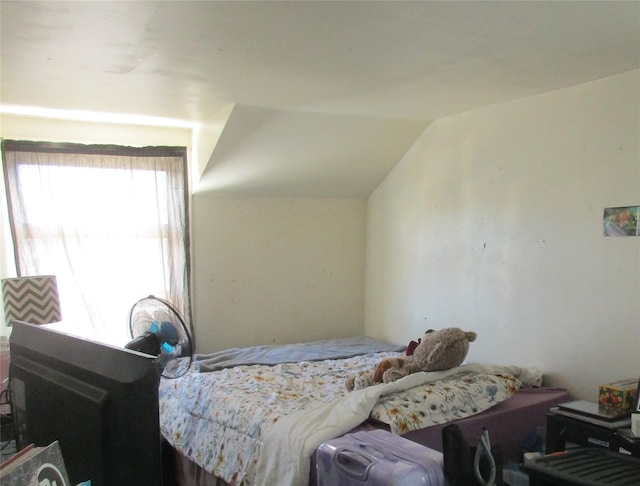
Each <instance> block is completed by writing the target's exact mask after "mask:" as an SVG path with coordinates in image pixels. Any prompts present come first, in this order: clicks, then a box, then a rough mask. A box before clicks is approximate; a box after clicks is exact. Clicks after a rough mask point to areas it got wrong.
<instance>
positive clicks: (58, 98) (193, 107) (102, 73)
mask: <svg viewBox="0 0 640 486" xmlns="http://www.w3.org/2000/svg"><path fill="white" fill-rule="evenodd" d="M0 9H1V10H0V13H1V31H0V34H1V39H0V40H1V44H0V47H1V62H2V64H1V91H0V100H1V102H2V104H3V105H23V106H38V107H46V108H57V109H73V110H90V111H99V112H113V113H132V114H141V115H153V116H159V117H165V118H173V119H180V120H188V121H194V122H200V123H210V124H220V117H221V116H222V115H221V114H224V117H225V118H224V120H223V122H222V124H221V126H223V127H226V128H224V130H223V131H222V134H221V136H220V139H219V142H218V144H217V146H216V148H215V150H213V154H212V155H211V158H210V160H209V163H208V165H207V167H206V169H205V170H204V173H203V176H202V181H201V183H202V187H201V188H203V189H210V190H216V191H218V192H221V193H227V192H236V193H247V194H261V195H264V194H266V195H270V194H273V195H275V194H278V195H283V194H285V195H293V196H304V195H307V196H328V197H363V196H366V195H367V194H368V193H369V192H370V191H371V190H372V189H373V188H375V186H376V185H377V184H378V183H379V181H380V180H381V179H382V178H383V177H384V175H385V174H386V173H387V172H388V171H389V170H390V169H391V168H392V167H393V166H394V165H395V164H396V163H397V162H398V160H399V159H400V158H401V157H402V155H403V154H404V153H405V152H406V150H407V149H408V148H409V147H410V146H411V144H412V143H413V141H414V140H415V139H416V137H417V136H418V135H419V133H420V132H421V131H422V130H423V129H424V128H425V127H426V126H427V125H428V124H429V123H430V122H431V121H433V120H435V119H438V118H441V117H444V116H448V115H452V114H456V113H460V112H464V111H467V110H471V109H476V108H479V107H482V106H487V105H491V104H495V103H500V102H503V101H507V100H512V99H517V98H522V97H526V96H531V95H535V94H538V93H543V92H547V91H552V90H557V89H560V88H563V87H568V86H572V85H576V84H580V83H584V82H588V81H591V80H595V79H600V78H603V77H606V76H610V75H613V74H617V73H621V72H626V71H630V70H634V69H639V68H640V1H620V2H617V1H593V2H585V1H567V2H559V1H557V2H554V1H546V2H534V1H513V2H504V1H503V2H498V1H490V2H482V1H476V2H455V1H448V2H447V1H440V2H431V1H422V2H420V1H414V2H395V1H386V2H385V1H382V2H373V1H343V2H329V1H318V2H315V1H294V2H267V1H259V2H249V1H230V2H214V1H195V2H191V1H157V2H156V1H122V2H120V1H109V2H100V1H86V2H85V1H78V2H63V1H45V2H37V1H30V2H27V1H16V2H14V1H4V0H3V1H2V2H1V3H0ZM232 104H235V108H233V110H230V109H229V107H230V106H231V105H232ZM229 114H230V116H229ZM216 138H217V137H216Z"/></svg>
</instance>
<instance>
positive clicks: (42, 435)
mask: <svg viewBox="0 0 640 486" xmlns="http://www.w3.org/2000/svg"><path fill="white" fill-rule="evenodd" d="M12 325H13V330H12V332H11V338H10V346H11V347H10V352H11V364H10V368H9V377H10V389H11V398H12V413H13V417H14V424H15V427H16V440H17V445H18V447H20V448H22V447H24V446H26V445H28V444H30V443H34V444H35V445H36V446H45V445H48V444H50V443H51V442H53V441H55V440H57V441H58V442H59V443H60V448H61V450H62V456H63V460H64V463H65V467H66V468H67V472H68V473H69V478H70V480H71V483H72V484H78V483H80V482H83V481H87V480H91V486H115V485H118V486H120V485H124V486H126V485H140V486H145V485H148V486H157V485H161V484H162V452H161V449H162V443H161V434H160V424H159V408H158V385H159V381H160V369H159V364H158V361H157V359H156V358H155V357H154V356H151V355H147V354H143V353H139V352H137V351H132V350H129V349H125V348H118V347H114V346H110V345H107V344H101V343H98V342H95V341H91V340H87V339H84V338H81V337H77V336H74V335H71V334H66V333H63V332H60V331H56V330H53V329H50V328H47V327H46V326H36V325H33V324H26V323H23V322H13V323H12Z"/></svg>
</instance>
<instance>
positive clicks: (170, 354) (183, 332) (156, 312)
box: [129, 295, 193, 378]
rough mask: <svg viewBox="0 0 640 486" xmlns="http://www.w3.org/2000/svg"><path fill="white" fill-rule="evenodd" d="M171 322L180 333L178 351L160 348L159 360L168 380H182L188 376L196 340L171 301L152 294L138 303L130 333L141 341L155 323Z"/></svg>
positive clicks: (132, 311) (131, 312)
mask: <svg viewBox="0 0 640 486" xmlns="http://www.w3.org/2000/svg"><path fill="white" fill-rule="evenodd" d="M154 322H155V323H157V324H160V323H162V322H169V323H171V324H172V325H173V327H174V328H175V330H176V332H177V334H178V342H177V343H176V344H175V346H173V348H174V351H167V350H166V349H162V348H161V349H160V350H159V354H158V358H159V362H160V367H161V370H162V376H163V377H165V378H179V377H180V376H182V375H184V374H185V373H186V372H187V371H188V370H189V368H190V367H191V363H192V361H193V349H192V339H191V335H190V334H189V331H188V328H187V325H186V324H185V322H184V319H183V318H182V316H181V315H180V313H179V312H178V310H177V309H176V308H175V307H174V306H173V305H171V303H169V302H168V301H166V300H164V299H161V298H160V297H155V296H153V295H150V296H148V297H144V298H142V299H140V300H138V301H137V302H136V303H135V304H134V305H133V306H132V307H131V310H130V312H129V332H130V333H131V337H132V338H137V337H139V336H142V335H144V334H146V333H148V332H150V328H151V326H152V324H153V323H154Z"/></svg>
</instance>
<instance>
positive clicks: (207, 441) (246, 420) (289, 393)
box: [160, 352, 520, 485]
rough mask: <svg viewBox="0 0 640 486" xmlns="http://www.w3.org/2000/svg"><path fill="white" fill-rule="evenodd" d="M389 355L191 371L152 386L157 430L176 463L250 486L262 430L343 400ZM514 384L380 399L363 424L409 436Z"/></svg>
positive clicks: (451, 385)
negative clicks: (351, 377) (348, 381)
mask: <svg viewBox="0 0 640 486" xmlns="http://www.w3.org/2000/svg"><path fill="white" fill-rule="evenodd" d="M395 355H397V353H393V352H383V353H370V354H365V355H361V356H355V357H351V358H345V359H335V360H334V359H329V360H320V361H304V362H300V363H283V364H278V365H274V366H267V365H252V366H243V365H241V366H236V367H233V368H227V369H223V370H220V371H216V372H209V373H201V372H198V371H197V370H192V371H190V372H189V373H187V374H186V375H185V376H183V377H182V378H180V379H177V380H164V379H163V380H162V382H161V384H160V425H161V430H162V433H163V435H164V437H165V438H166V439H167V440H168V441H169V442H170V443H171V444H172V445H173V446H174V447H175V448H176V449H177V450H178V451H179V452H180V453H182V454H183V455H185V456H186V457H188V458H189V459H191V460H192V461H193V462H195V463H196V464H198V465H200V466H201V467H203V468H204V469H205V470H206V471H208V472H210V473H212V474H214V475H215V476H217V477H219V478H222V479H224V480H225V481H226V482H228V483H230V484H231V485H250V484H254V480H255V478H256V469H257V464H258V460H259V456H260V453H261V450H262V448H263V447H267V448H268V447H269V446H268V445H267V446H265V445H264V443H263V440H264V438H265V436H268V435H269V434H268V433H266V432H268V429H269V428H270V427H272V426H273V425H274V424H276V423H277V422H278V421H279V420H280V419H282V418H283V417H287V416H289V415H292V416H293V415H295V414H296V413H299V412H300V411H303V410H308V409H313V408H314V407H321V406H323V405H326V404H328V403H330V402H334V401H336V400H339V399H340V398H342V397H344V396H345V395H346V394H347V393H348V392H347V391H346V390H345V386H344V382H345V378H346V376H347V375H348V374H350V373H356V372H358V371H364V370H369V369H372V368H373V367H374V366H375V364H376V363H378V362H379V361H380V360H381V359H382V358H384V357H388V356H395ZM519 386H520V382H519V381H518V379H516V378H515V377H514V376H511V375H508V374H499V373H486V372H483V371H467V372H464V373H458V374H455V375H454V376H450V377H448V378H445V379H443V380H439V381H437V382H430V383H425V384H423V385H421V386H418V387H415V388H411V389H409V390H406V391H402V392H399V393H395V394H393V395H388V396H382V397H380V400H379V401H378V403H377V405H375V407H374V408H373V410H372V412H371V417H372V418H375V419H376V420H380V421H382V422H385V423H387V424H389V426H390V427H391V430H392V431H394V432H398V433H404V432H407V431H409V430H413V429H417V428H422V427H426V426H429V425H433V424H438V423H444V422H448V421H451V420H454V419H460V418H463V417H467V416H470V415H473V414H475V413H479V412H481V411H483V410H486V409H488V408H490V407H491V406H493V405H495V404H497V403H499V402H500V401H502V400H504V399H506V398H508V397H509V396H511V395H512V394H513V393H515V391H516V390H517V389H518V387H519Z"/></svg>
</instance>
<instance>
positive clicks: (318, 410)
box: [255, 364, 541, 486]
mask: <svg viewBox="0 0 640 486" xmlns="http://www.w3.org/2000/svg"><path fill="white" fill-rule="evenodd" d="M464 371H467V372H490V373H504V374H509V375H512V376H515V377H516V378H518V379H519V380H520V381H522V382H523V383H529V384H536V383H538V384H539V381H541V373H540V372H539V370H537V369H536V368H532V369H525V368H521V367H518V366H508V367H506V366H505V367H501V366H483V365H479V364H466V365H462V366H459V367H456V368H453V369H450V370H446V371H440V372H431V373H424V372H423V373H415V374H413V375H409V376H406V377H404V378H402V379H400V380H398V381H395V382H393V383H387V384H380V385H376V386H372V387H369V388H365V389H362V390H357V391H354V392H352V393H350V394H348V395H346V396H344V397H342V398H340V399H338V400H335V401H333V402H330V403H326V404H323V405H320V406H318V407H315V408H313V409H310V410H302V411H300V412H298V413H292V414H290V415H288V416H287V417H284V418H282V419H280V420H278V421H277V422H276V423H275V424H274V425H272V426H271V427H270V428H268V429H266V431H265V433H264V436H263V444H264V445H267V444H268V447H262V451H261V453H260V457H259V458H258V463H257V467H256V476H255V484H278V485H281V486H286V485H290V486H298V485H301V484H307V482H308V478H309V469H310V457H311V454H312V453H313V451H314V450H315V449H316V448H317V447H318V446H319V445H320V444H322V443H323V442H325V441H327V440H330V439H333V438H335V437H338V436H341V435H343V434H345V433H347V432H348V431H349V430H351V429H353V428H354V427H356V426H357V425H359V424H360V423H362V422H364V421H365V420H367V418H368V417H369V415H370V413H371V410H372V409H373V407H374V406H375V405H376V403H377V401H378V399H379V398H380V397H381V396H384V395H388V394H390V393H395V392H398V391H402V390H407V389H409V388H413V387H416V386H420V385H423V384H425V383H429V382H432V381H436V380H441V379H443V378H446V377H448V376H451V375H453V374H456V373H460V372H464Z"/></svg>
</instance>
